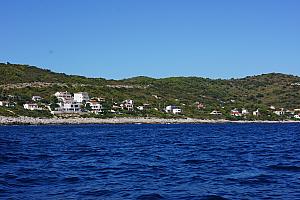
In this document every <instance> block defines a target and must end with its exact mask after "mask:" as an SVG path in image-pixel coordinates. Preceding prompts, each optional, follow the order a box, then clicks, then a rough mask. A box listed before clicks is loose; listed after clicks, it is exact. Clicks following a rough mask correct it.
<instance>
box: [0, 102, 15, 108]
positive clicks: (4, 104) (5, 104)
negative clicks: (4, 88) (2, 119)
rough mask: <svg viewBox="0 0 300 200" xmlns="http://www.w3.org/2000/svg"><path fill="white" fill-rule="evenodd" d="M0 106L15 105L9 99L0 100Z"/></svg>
mask: <svg viewBox="0 0 300 200" xmlns="http://www.w3.org/2000/svg"><path fill="white" fill-rule="evenodd" d="M0 106H3V107H4V106H5V107H15V103H12V102H9V101H0Z"/></svg>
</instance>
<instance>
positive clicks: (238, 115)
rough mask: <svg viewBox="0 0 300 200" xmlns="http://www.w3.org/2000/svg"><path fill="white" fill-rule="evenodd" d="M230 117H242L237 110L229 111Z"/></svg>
mask: <svg viewBox="0 0 300 200" xmlns="http://www.w3.org/2000/svg"><path fill="white" fill-rule="evenodd" d="M230 115H231V116H235V117H241V116H242V114H241V113H240V111H238V110H237V109H233V110H231V112H230Z"/></svg>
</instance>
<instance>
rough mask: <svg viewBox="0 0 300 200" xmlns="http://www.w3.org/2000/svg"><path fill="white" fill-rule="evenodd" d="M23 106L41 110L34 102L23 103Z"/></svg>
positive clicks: (27, 108)
mask: <svg viewBox="0 0 300 200" xmlns="http://www.w3.org/2000/svg"><path fill="white" fill-rule="evenodd" d="M23 107H24V109H26V110H42V108H39V106H38V104H36V103H25V104H24V105H23Z"/></svg>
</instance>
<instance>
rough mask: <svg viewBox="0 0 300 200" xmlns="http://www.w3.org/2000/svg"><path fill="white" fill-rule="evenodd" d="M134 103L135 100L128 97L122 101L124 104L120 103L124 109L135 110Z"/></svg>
mask: <svg viewBox="0 0 300 200" xmlns="http://www.w3.org/2000/svg"><path fill="white" fill-rule="evenodd" d="M133 104H134V101H133V100H131V99H126V100H124V101H123V102H122V104H120V107H121V108H122V109H126V110H128V111H133Z"/></svg>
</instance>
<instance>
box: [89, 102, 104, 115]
mask: <svg viewBox="0 0 300 200" xmlns="http://www.w3.org/2000/svg"><path fill="white" fill-rule="evenodd" d="M87 104H89V106H90V108H91V110H90V112H92V113H95V114H97V113H101V112H102V109H103V107H102V105H101V104H100V103H99V102H97V101H89V102H87Z"/></svg>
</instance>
